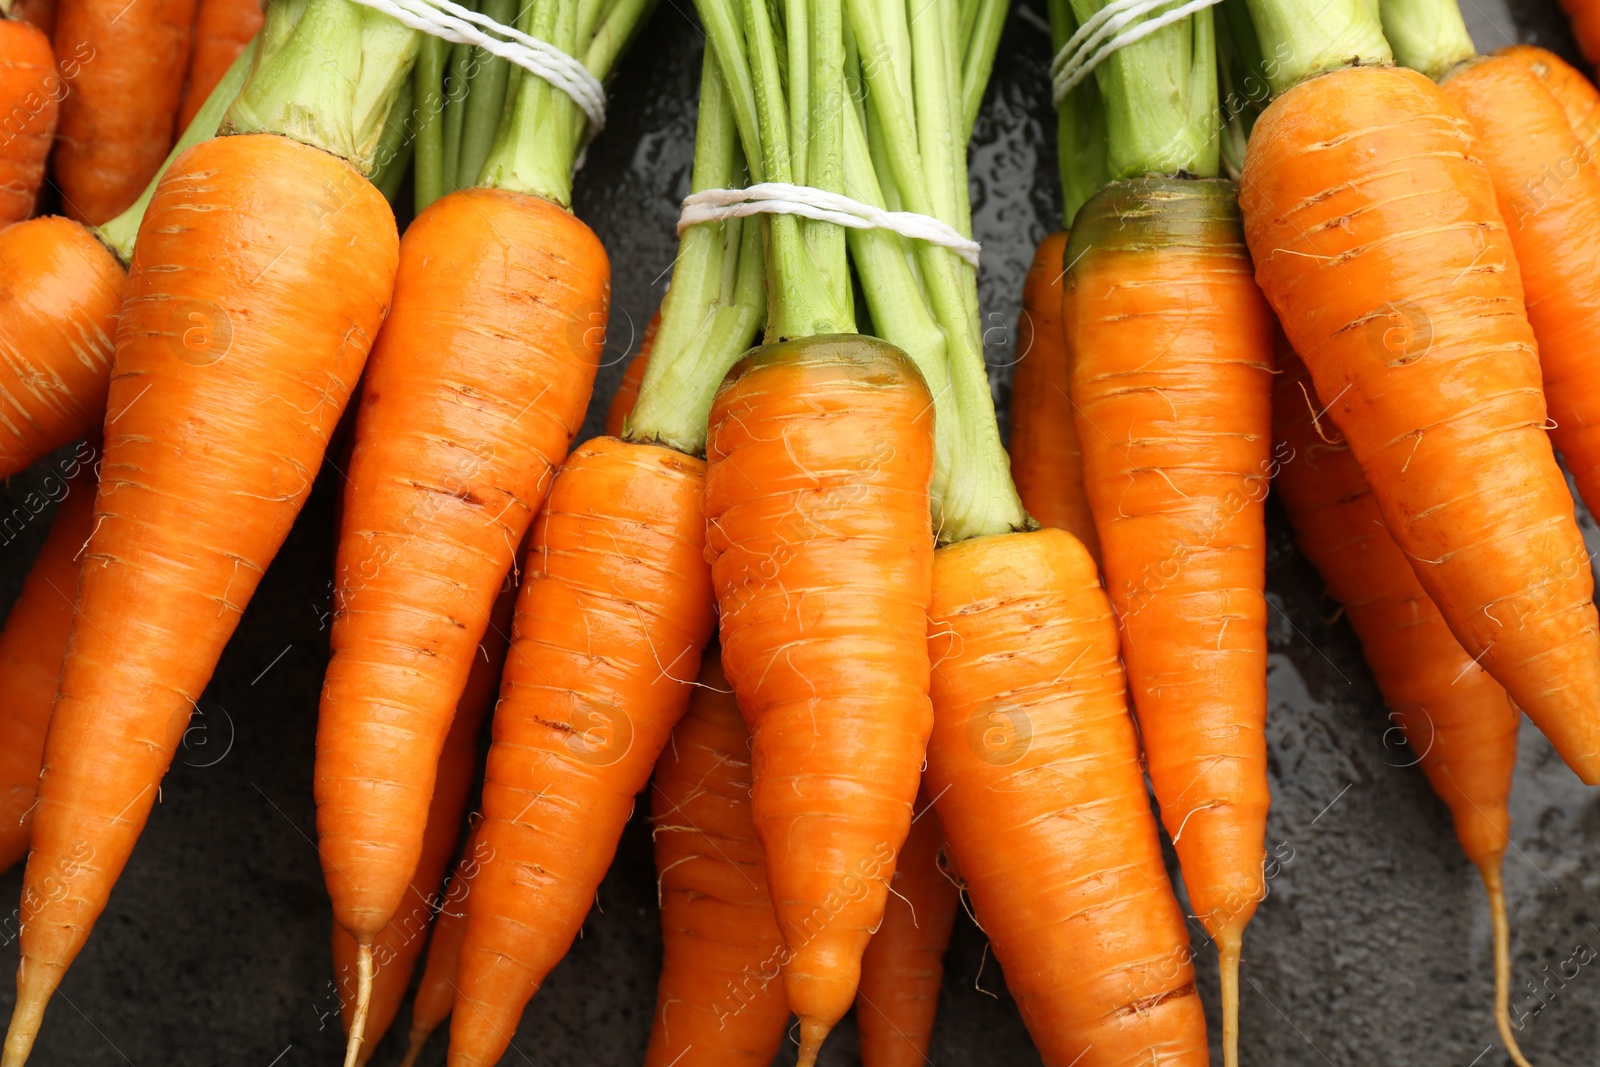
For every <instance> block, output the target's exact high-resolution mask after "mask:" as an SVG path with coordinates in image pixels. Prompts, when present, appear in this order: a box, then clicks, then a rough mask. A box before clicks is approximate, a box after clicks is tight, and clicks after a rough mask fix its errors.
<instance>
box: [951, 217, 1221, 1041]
mask: <svg viewBox="0 0 1600 1067" xmlns="http://www.w3.org/2000/svg"><path fill="white" fill-rule="evenodd" d="M1082 218H1083V216H1082V215H1079V219H1080V220H1081V219H1082ZM1107 547H1108V549H1109V547H1110V546H1109V544H1108V546H1107ZM1109 558H1110V557H1109V556H1108V560H1109ZM928 635H929V647H930V650H931V653H932V656H933V659H934V662H935V663H936V664H937V669H936V670H934V672H933V702H934V708H935V712H934V727H933V736H932V737H931V738H930V740H929V743H928V772H927V786H926V788H927V790H928V792H930V793H931V794H933V795H934V796H936V797H938V801H937V802H936V806H937V808H938V812H939V818H940V820H941V821H942V822H943V824H944V827H945V832H946V833H947V834H948V836H949V840H950V847H951V849H952V851H953V852H954V855H955V859H956V863H957V865H958V866H959V867H960V870H961V873H962V875H963V877H964V878H965V879H966V885H967V892H968V894H969V896H970V897H971V899H972V906H973V910H974V913H975V915H976V917H977V920H978V922H979V924H980V925H981V926H982V927H983V931H984V933H986V934H987V935H988V937H989V941H990V944H991V945H993V947H994V953H995V958H996V959H998V960H999V961H1000V965H1001V967H1002V968H1004V970H1005V976H1006V986H1007V988H1009V989H1010V991H1011V994H1012V996H1013V997H1015V998H1016V1001H1017V1007H1018V1008H1019V1009H1020V1010H1021V1012H1022V1018H1023V1021H1024V1022H1025V1023H1026V1024H1027V1026H1028V1032H1029V1033H1031V1034H1032V1035H1033V1040H1034V1043H1035V1044H1036V1045H1037V1046H1038V1048H1039V1052H1040V1054H1041V1056H1042V1057H1043V1059H1044V1062H1045V1064H1046V1065H1047V1067H1069V1065H1073V1067H1130V1065H1134V1064H1146V1063H1157V1062H1159V1063H1160V1064H1161V1065H1162V1067H1168V1065H1171V1067H1202V1065H1204V1064H1206V1063H1208V1062H1209V1061H1208V1054H1207V1044H1206V1025H1205V1015H1204V1013H1203V1011H1202V1010H1201V1006H1200V998H1199V997H1198V995H1196V993H1195V986H1194V969H1193V966H1192V964H1191V957H1190V952H1189V941H1188V931H1187V928H1186V927H1185V925H1184V919H1183V913H1182V912H1181V911H1180V910H1179V908H1178V903H1177V900H1176V898H1175V897H1174V896H1173V893H1172V886H1171V883H1170V882H1169V881H1168V880H1167V872H1166V867H1165V865H1164V863H1163V861H1162V858H1161V842H1160V839H1159V836H1158V833H1157V830H1156V825H1155V820H1154V819H1153V818H1152V816H1151V814H1150V804H1149V800H1148V797H1147V794H1146V792H1145V785H1144V775H1143V773H1142V772H1141V768H1140V765H1139V744H1138V738H1137V736H1136V734H1135V732H1134V725H1133V720H1132V718H1131V716H1130V715H1129V714H1128V705H1127V685H1126V681H1125V678H1124V675H1123V672H1122V665H1121V663H1120V662H1119V661H1118V658H1117V651H1118V639H1117V630H1116V623H1115V621H1114V619H1113V616H1112V614H1111V605H1110V603H1109V602H1108V600H1107V598H1106V595H1105V592H1104V591H1103V590H1102V589H1101V588H1100V582H1099V576H1098V574H1097V571H1096V567H1095V563H1094V560H1093V559H1091V558H1090V556H1089V554H1088V552H1087V550H1085V549H1084V548H1083V546H1082V545H1081V544H1079V543H1078V542H1077V541H1076V539H1074V538H1072V537H1071V536H1070V535H1068V534H1066V533H1064V532H1062V531H1060V530H1039V531H1036V532H1034V533H1025V534H1009V535H1000V536H994V537H980V538H973V539H971V540H968V541H962V542H960V543H958V544H955V545H950V546H948V547H945V548H942V549H940V550H939V552H938V553H937V555H936V559H935V563H934V600H933V604H932V606H931V608H930V609H929V614H928ZM1046 827H1048V830H1046V829H1045V828H1046Z"/></svg>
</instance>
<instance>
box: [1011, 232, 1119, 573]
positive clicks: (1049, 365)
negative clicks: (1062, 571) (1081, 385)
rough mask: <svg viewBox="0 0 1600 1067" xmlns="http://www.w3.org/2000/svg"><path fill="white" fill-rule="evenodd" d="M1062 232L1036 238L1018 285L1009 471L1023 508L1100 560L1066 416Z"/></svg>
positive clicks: (1071, 423) (1079, 456) (1075, 439)
mask: <svg viewBox="0 0 1600 1067" xmlns="http://www.w3.org/2000/svg"><path fill="white" fill-rule="evenodd" d="M1066 250H1067V235H1066V232H1065V231H1061V232H1057V233H1053V234H1051V235H1050V236H1049V237H1046V238H1045V239H1044V240H1043V241H1040V242H1039V249H1038V251H1036V252H1035V253H1034V254H1033V266H1032V267H1030V268H1028V280H1027V282H1026V283H1025V285H1024V288H1023V290H1022V314H1021V315H1020V316H1019V317H1018V319H1017V369H1016V375H1015V377H1013V378H1012V380H1011V444H1010V446H1009V448H1008V451H1010V453H1011V476H1012V478H1013V479H1014V480H1015V481H1016V484H1017V494H1018V495H1019V496H1021V497H1022V505H1023V507H1025V508H1027V509H1028V514H1030V515H1032V516H1033V517H1034V518H1035V519H1037V520H1039V522H1040V523H1041V524H1042V525H1045V526H1053V527H1055V528H1056V529H1059V530H1066V531H1067V532H1068V533H1070V534H1072V535H1073V536H1074V537H1076V538H1077V539H1078V540H1080V541H1082V542H1083V545H1084V547H1085V548H1087V549H1088V550H1089V554H1090V555H1092V556H1094V557H1095V559H1099V558H1100V540H1099V536H1098V535H1097V534H1096V533H1095V528H1094V516H1093V515H1092V514H1091V513H1090V511H1089V500H1088V497H1087V495H1086V494H1085V492H1084V487H1083V454H1082V452H1081V450H1080V449H1079V447H1078V428H1077V426H1076V424H1075V423H1074V421H1073V417H1072V399H1071V396H1070V393H1069V389H1070V385H1071V379H1072V369H1071V366H1070V353H1069V352H1068V350H1067V340H1066V333H1065V331H1064V329H1063V326H1062V322H1061V291H1062V287H1063V279H1064V278H1065V276H1066V267H1065V264H1064V262H1063V257H1064V255H1065V253H1066Z"/></svg>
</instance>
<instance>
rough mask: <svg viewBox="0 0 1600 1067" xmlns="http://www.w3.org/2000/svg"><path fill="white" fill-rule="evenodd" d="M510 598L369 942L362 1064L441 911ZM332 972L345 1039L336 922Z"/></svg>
mask: <svg viewBox="0 0 1600 1067" xmlns="http://www.w3.org/2000/svg"><path fill="white" fill-rule="evenodd" d="M515 600H516V594H515V587H514V586H512V585H511V584H510V583H509V582H508V583H507V584H506V585H505V587H504V588H502V589H501V590H500V595H499V596H498V597H497V598H496V599H495V603H494V608H493V610H492V612H491V613H490V617H489V626H488V628H487V629H486V630H485V631H484V634H483V640H482V641H481V642H480V643H479V645H478V649H477V652H476V654H475V655H474V656H473V658H472V669H471V671H470V672H469V673H468V675H467V684H466V686H465V687H464V688H463V689H462V691H461V700H460V701H459V703H458V705H457V707H456V715H455V718H454V719H453V720H451V723H450V732H449V734H448V735H446V737H445V741H444V747H443V748H442V749H441V750H440V752H439V767H438V771H437V773H436V776H435V779H434V787H433V800H432V801H431V802H430V803H429V805H428V824H427V827H426V829H425V830H424V831H423V835H422V854H421V856H420V857H419V858H418V860H417V869H416V871H415V872H413V874H412V876H411V882H410V886H409V888H408V890H407V895H406V899H405V901H404V902H403V904H402V907H401V910H400V911H398V912H396V914H395V917H394V918H393V919H391V920H390V921H389V925H388V926H385V927H384V928H383V930H382V931H380V932H379V934H378V936H377V937H376V938H375V939H374V941H373V945H372V956H373V973H372V1004H371V1007H370V1009H369V1011H368V1015H367V1030H366V1038H365V1040H364V1043H363V1045H362V1061H361V1062H363V1063H364V1062H366V1060H367V1059H370V1052H371V1050H373V1049H376V1048H377V1047H378V1043H379V1042H380V1041H382V1040H383V1036H384V1034H386V1033H388V1031H389V1027H390V1026H391V1025H393V1023H394V1018H395V1016H396V1015H397V1014H399V1011H400V1002H401V1000H403V999H404V998H405V995H406V989H407V988H408V987H409V986H410V984H411V972H412V971H413V970H414V969H415V968H416V964H417V960H418V959H420V958H421V956H422V947H423V944H424V942H425V941H426V939H427V936H428V927H429V924H430V923H431V922H432V920H433V918H434V913H435V912H436V911H437V910H439V909H440V908H441V907H442V905H441V900H442V898H441V896H440V893H439V891H440V888H441V883H442V882H443V880H444V874H445V870H446V868H447V867H449V865H450V859H451V857H452V856H453V855H454V854H455V851H456V843H457V838H458V837H459V836H460V832H461V824H462V817H463V816H465V815H466V811H467V800H468V796H469V794H470V793H471V792H472V780H473V778H474V776H475V775H476V774H477V770H478V734H479V733H480V728H481V727H482V726H483V719H484V716H485V715H487V714H488V712H489V708H490V707H491V706H492V705H493V704H494V699H495V690H496V689H497V688H498V687H499V682H500V668H501V666H502V665H503V664H504V663H505V656H506V646H507V644H508V643H509V641H510V628H511V607H512V604H513V603H515ZM333 969H334V973H335V974H336V975H338V989H339V997H340V999H339V1007H340V1012H341V1015H342V1017H343V1020H344V1026H345V1031H346V1032H347V1033H348V1032H349V1030H350V1025H351V1021H352V1020H353V1019H354V1017H355V1011H356V1002H357V993H358V991H359V986H360V970H361V968H360V946H359V944H357V942H356V939H355V938H353V937H351V936H350V934H349V933H348V932H346V931H345V929H344V928H343V927H342V926H340V925H339V924H338V923H335V924H334V926H333Z"/></svg>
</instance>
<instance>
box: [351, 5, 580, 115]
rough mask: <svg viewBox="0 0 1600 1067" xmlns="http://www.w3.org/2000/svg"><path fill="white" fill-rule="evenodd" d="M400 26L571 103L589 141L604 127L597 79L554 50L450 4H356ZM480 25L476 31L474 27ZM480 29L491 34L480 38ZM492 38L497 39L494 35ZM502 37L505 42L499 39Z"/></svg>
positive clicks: (484, 34)
mask: <svg viewBox="0 0 1600 1067" xmlns="http://www.w3.org/2000/svg"><path fill="white" fill-rule="evenodd" d="M355 2H356V3H358V4H361V5H362V6H364V7H370V8H372V9H373V10H374V11H381V12H383V13H384V14H385V15H388V16H389V17H390V18H393V19H395V20H396V21H397V22H399V23H400V24H401V25H403V26H408V27H410V28H411V29H413V30H421V31H422V32H423V33H426V34H428V35H429V36H431V37H440V38H443V39H444V40H446V41H454V42H456V43H457V44H470V45H476V46H477V47H479V48H481V49H483V50H484V51H485V52H488V53H489V54H490V55H493V56H499V57H500V58H501V59H505V60H509V61H510V62H512V63H515V64H516V65H517V66H519V67H521V68H522V69H523V70H526V71H528V72H529V73H530V74H533V75H534V76H536V77H539V78H542V79H544V80H545V81H547V82H549V83H550V84H551V85H553V86H555V87H556V88H557V89H560V90H561V91H562V92H564V93H566V94H567V95H568V96H570V97H571V98H572V102H573V103H575V104H577V105H578V107H579V108H580V109H581V110H582V111H583V113H584V115H586V116H587V117H588V119H589V136H590V137H593V136H594V135H595V134H597V133H599V132H600V130H601V129H602V128H603V127H604V126H605V124H606V90H605V86H603V85H601V84H600V79H599V78H596V77H595V76H594V75H593V74H591V73H589V68H587V67H585V66H584V65H583V64H582V63H580V62H579V61H578V60H576V59H574V58H572V57H571V56H569V55H567V54H566V53H565V52H563V51H562V50H561V49H559V48H557V47H556V46H555V45H553V44H550V43H549V42H547V41H541V40H539V39H538V38H537V37H530V36H529V35H527V34H525V33H523V32H522V31H521V30H519V29H517V28H515V27H514V26H504V25H501V24H500V23H498V22H496V21H495V20H494V19H492V18H489V17H488V16H486V15H480V14H479V13H478V12H476V11H473V10H472V9H471V8H465V7H462V6H461V5H460V4H457V3H454V2H452V0H355ZM478 26H482V27H483V28H484V29H483V30H480V29H478V28H477V27H478ZM484 30H489V31H491V32H490V33H485V32H484ZM492 34H499V36H493V35H492ZM501 38H510V39H509V40H502V39H501Z"/></svg>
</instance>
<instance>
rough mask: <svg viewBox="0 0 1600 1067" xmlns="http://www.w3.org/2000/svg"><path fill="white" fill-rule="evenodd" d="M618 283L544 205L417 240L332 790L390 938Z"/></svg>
mask: <svg viewBox="0 0 1600 1067" xmlns="http://www.w3.org/2000/svg"><path fill="white" fill-rule="evenodd" d="M609 278H610V271H609V267H608V264H607V261H606V255H605V250H604V248H602V247H601V245H600V241H599V239H598V238H597V237H595V236H594V233H593V232H592V231H591V230H590V229H589V228H588V227H587V226H585V225H584V224H583V223H582V222H580V221H578V220H577V219H576V218H574V217H573V216H572V215H571V214H570V213H568V212H566V211H563V210H562V209H561V208H559V207H557V206H556V205H554V204H552V203H550V202H549V201H546V200H542V199H539V198H537V197H532V196H525V195H523V194H521V193H513V192H507V191H502V190H493V189H471V190H465V191H461V192H456V193H452V194H450V195H449V196H446V197H443V198H441V199H439V200H437V201H435V202H434V203H433V204H432V205H430V206H429V208H428V209H427V210H426V211H424V212H423V213H422V214H421V215H419V216H418V217H417V219H416V220H415V221H414V222H413V223H412V224H411V225H410V226H409V227H408V228H407V229H406V234H405V238H404V239H403V240H402V241H401V243H400V268H399V273H398V275H397V277H396V280H395V288H394V306H393V310H392V311H391V312H390V314H389V317H388V319H387V320H386V321H385V323H384V326H383V332H382V333H381V334H379V336H378V340H377V343H376V344H375V345H374V346H373V350H372V358H371V360H370V361H369V363H368V367H367V373H366V378H365V379H364V382H363V385H362V393H361V405H360V409H359V411H358V412H357V416H356V428H355V449H354V451H353V453H352V455H351V459H350V465H349V468H348V470H347V472H346V489H345V499H344V518H343V522H342V525H341V531H340V536H339V551H338V558H337V562H336V570H335V587H334V588H335V605H334V606H335V614H334V621H333V633H332V641H331V644H332V651H333V655H332V658H331V659H330V661H329V663H328V670H327V676H326V680H325V682H324V685H323V690H322V704H321V709H320V712H319V717H318V723H317V761H316V777H315V792H316V798H317V831H318V836H319V850H320V852H321V856H322V862H323V873H324V876H325V877H326V880H327V885H328V891H329V893H330V895H331V896H332V897H333V910H334V918H335V919H336V920H337V921H338V922H339V924H340V925H342V926H343V927H344V928H345V929H346V930H348V931H349V932H350V933H351V934H353V935H354V936H355V937H356V938H357V939H358V940H363V939H368V938H373V937H376V936H377V934H378V932H379V931H380V930H382V929H383V928H384V927H385V926H386V925H387V924H388V922H389V920H390V919H391V918H392V917H393V916H394V914H395V911H396V910H397V909H398V908H399V907H400V902H401V900H402V899H403V898H404V897H405V895H406V891H407V886H408V885H409V884H410V881H411V875H412V872H413V871H414V870H415V869H416V867H417V862H418V858H419V856H420V854H421V850H422V837H423V833H422V831H423V827H424V825H425V824H426V822H427V812H428V804H429V798H430V797H431V796H432V795H433V791H434V782H433V770H434V768H435V767H436V766H437V765H438V762H439V752H440V747H441V746H442V745H443V744H444V739H445V735H446V734H447V733H448V731H449V728H450V720H451V718H452V716H453V715H454V714H455V709H456V704H457V702H458V701H459V700H460V698H461V693H462V689H463V687H464V686H465V685H466V683H467V676H468V673H469V672H470V671H471V669H472V665H473V662H474V660H475V659H476V658H477V656H478V643H479V641H480V640H481V639H482V637H483V634H484V629H485V627H486V626H487V625H488V622H489V612H490V610H491V608H492V607H493V605H494V601H495V596H496V595H497V594H498V593H499V591H500V588H501V584H502V582H503V581H504V579H505V576H506V575H507V574H508V573H509V572H510V571H511V568H512V565H513V563H514V562H515V560H516V554H517V549H518V546H520V545H521V544H522V541H523V535H524V534H525V533H526V532H527V529H528V526H529V524H530V523H531V522H532V521H533V516H534V515H535V513H537V512H538V510H539V507H540V505H541V504H542V503H543V501H544V496H545V492H546V491H547V490H548V488H549V485H550V477H551V474H552V472H553V471H554V469H555V467H556V466H557V465H558V464H559V463H560V462H561V460H562V457H563V456H565V455H566V451H567V446H568V445H569V444H570V443H571V440H572V435H573V434H574V433H576V432H577V429H578V427H579V426H580V425H581V423H582V421H583V414H584V410H585V408H586V407H587V405H588V401H589V392H590V389H591V388H592V386H593V384H594V374H595V367H596V365H597V363H598V360H599V354H600V340H601V337H600V334H599V332H598V331H593V330H587V329H586V326H585V325H583V324H585V323H586V322H587V315H588V314H589V313H591V312H593V311H595V309H599V313H600V314H603V312H604V308H605V306H606V299H607V294H608V290H609Z"/></svg>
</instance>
